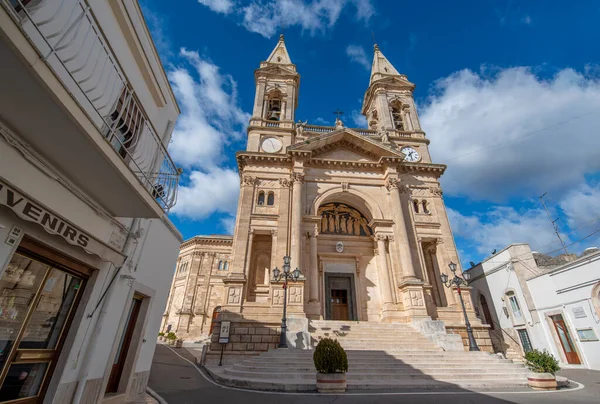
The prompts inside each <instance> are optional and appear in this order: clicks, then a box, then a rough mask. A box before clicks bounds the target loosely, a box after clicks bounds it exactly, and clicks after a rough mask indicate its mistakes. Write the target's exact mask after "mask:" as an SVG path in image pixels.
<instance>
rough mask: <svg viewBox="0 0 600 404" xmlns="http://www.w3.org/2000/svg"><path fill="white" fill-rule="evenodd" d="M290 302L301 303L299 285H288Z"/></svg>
mask: <svg viewBox="0 0 600 404" xmlns="http://www.w3.org/2000/svg"><path fill="white" fill-rule="evenodd" d="M289 300H290V301H289V302H290V303H302V288H301V287H299V286H292V287H290V296H289Z"/></svg>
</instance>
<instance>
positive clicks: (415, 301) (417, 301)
mask: <svg viewBox="0 0 600 404" xmlns="http://www.w3.org/2000/svg"><path fill="white" fill-rule="evenodd" d="M410 300H411V303H412V305H413V306H414V307H423V306H424V305H425V302H424V299H423V293H421V291H419V290H411V291H410Z"/></svg>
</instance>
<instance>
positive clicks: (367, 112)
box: [361, 45, 421, 132]
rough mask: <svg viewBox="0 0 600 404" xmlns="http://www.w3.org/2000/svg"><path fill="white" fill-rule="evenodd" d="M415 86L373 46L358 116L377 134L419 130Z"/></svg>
mask: <svg viewBox="0 0 600 404" xmlns="http://www.w3.org/2000/svg"><path fill="white" fill-rule="evenodd" d="M414 90H415V85H414V84H413V83H411V82H410V81H408V79H407V77H406V76H405V75H404V74H400V73H398V70H396V68H395V67H394V66H393V65H392V64H391V63H390V61H389V60H387V58H386V57H385V56H384V55H383V53H382V52H381V50H380V49H379V46H377V45H375V49H374V56H373V66H372V68H371V80H370V82H369V88H368V89H367V92H366V93H365V98H364V101H363V107H362V111H361V113H362V114H363V115H364V116H365V117H366V118H367V122H368V125H369V128H370V129H375V130H378V131H380V132H384V131H385V132H396V131H398V132H409V131H410V132H412V131H421V125H420V123H419V118H418V116H417V112H416V109H415V102H414V99H413V91H414Z"/></svg>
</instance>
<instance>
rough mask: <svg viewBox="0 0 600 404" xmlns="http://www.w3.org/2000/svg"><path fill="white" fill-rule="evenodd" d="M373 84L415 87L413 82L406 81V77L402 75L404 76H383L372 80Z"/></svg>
mask: <svg viewBox="0 0 600 404" xmlns="http://www.w3.org/2000/svg"><path fill="white" fill-rule="evenodd" d="M373 84H384V85H389V86H396V87H398V86H399V87H406V88H410V89H414V88H415V84H414V83H411V82H410V81H408V80H407V79H406V77H404V76H387V77H383V78H380V79H378V80H375V81H373Z"/></svg>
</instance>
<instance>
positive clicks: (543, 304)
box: [527, 254, 600, 370]
mask: <svg viewBox="0 0 600 404" xmlns="http://www.w3.org/2000/svg"><path fill="white" fill-rule="evenodd" d="M598 282H600V254H592V255H590V256H589V258H587V259H583V260H580V261H578V262H577V263H575V264H571V265H568V266H565V267H563V268H562V269H560V270H557V271H553V272H551V273H548V274H545V275H542V276H539V277H536V278H533V279H530V280H528V281H527V284H528V286H529V289H530V291H531V294H532V296H533V299H534V301H535V304H536V307H537V310H538V311H539V313H540V317H541V318H542V321H541V322H540V325H541V327H543V330H544V334H545V336H546V339H547V341H548V344H547V345H548V347H549V349H550V350H551V351H552V353H553V354H554V355H555V356H556V357H557V358H561V357H562V353H561V352H560V350H561V349H562V348H561V347H560V346H557V344H556V343H555V339H554V337H553V335H554V334H555V331H554V330H553V329H552V328H551V325H550V324H549V323H548V321H546V320H545V319H546V317H547V316H549V315H554V314H558V313H560V314H562V316H563V319H564V320H565V323H566V325H567V327H568V328H569V331H570V334H571V338H572V339H573V343H574V344H575V345H576V348H577V350H578V351H579V357H580V359H581V361H582V364H583V365H584V366H586V367H588V368H591V369H597V370H600V341H581V340H580V338H579V336H578V334H577V329H585V328H592V329H593V330H594V331H595V333H596V336H600V318H599V316H598V313H597V311H596V309H595V308H594V306H593V302H592V289H593V288H594V286H596V285H597V284H598ZM573 309H576V310H577V311H580V310H583V312H584V313H585V317H584V318H575V313H574V312H573ZM564 365H566V363H564V362H563V366H564Z"/></svg>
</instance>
